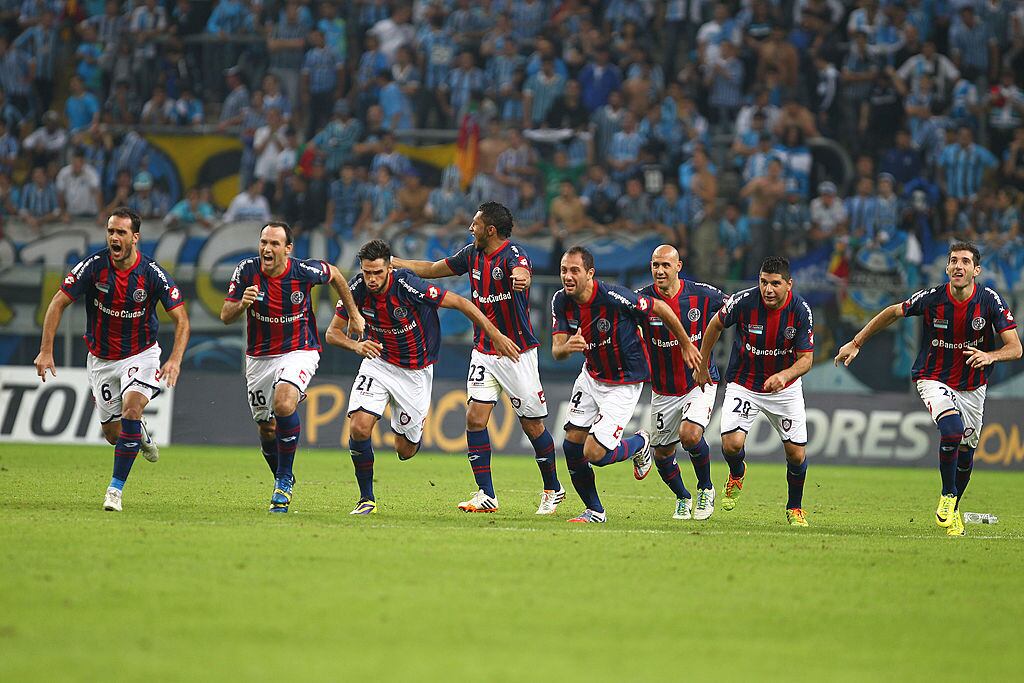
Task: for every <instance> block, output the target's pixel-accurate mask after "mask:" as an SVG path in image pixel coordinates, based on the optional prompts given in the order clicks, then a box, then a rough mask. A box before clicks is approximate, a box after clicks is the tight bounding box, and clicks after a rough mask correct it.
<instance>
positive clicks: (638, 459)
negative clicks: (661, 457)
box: [633, 429, 654, 480]
mask: <svg viewBox="0 0 1024 683" xmlns="http://www.w3.org/2000/svg"><path fill="white" fill-rule="evenodd" d="M636 435H637V436H639V437H640V438H642V439H643V440H644V445H643V448H641V449H640V450H638V451H637V452H636V455H634V456H633V476H634V477H635V478H636V479H637V480H640V479H643V478H644V477H646V476H647V475H648V474H649V473H650V471H651V465H653V464H654V458H652V457H651V435H650V433H649V432H648V431H647V430H646V429H641V430H640V431H638V432H637V433H636Z"/></svg>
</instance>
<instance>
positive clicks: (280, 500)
mask: <svg viewBox="0 0 1024 683" xmlns="http://www.w3.org/2000/svg"><path fill="white" fill-rule="evenodd" d="M294 484H295V480H294V479H278V480H277V481H275V482H274V495H272V496H271V497H270V511H271V512H288V506H289V505H290V504H291V502H292V486H293V485H294Z"/></svg>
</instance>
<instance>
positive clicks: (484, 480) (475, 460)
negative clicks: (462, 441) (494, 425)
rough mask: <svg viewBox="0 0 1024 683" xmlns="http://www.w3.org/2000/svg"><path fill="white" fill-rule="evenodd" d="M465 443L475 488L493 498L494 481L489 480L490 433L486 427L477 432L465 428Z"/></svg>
mask: <svg viewBox="0 0 1024 683" xmlns="http://www.w3.org/2000/svg"><path fill="white" fill-rule="evenodd" d="M466 444H467V445H468V446H469V464H470V465H471V466H472V467H473V478H474V479H476V485H477V488H480V489H483V492H484V493H486V494H487V495H488V496H490V497H491V498H494V482H493V481H492V480H491V435H490V434H488V433H487V427H484V428H483V429H481V430H480V431H479V432H471V431H469V430H466Z"/></svg>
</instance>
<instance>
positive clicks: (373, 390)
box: [348, 358, 434, 443]
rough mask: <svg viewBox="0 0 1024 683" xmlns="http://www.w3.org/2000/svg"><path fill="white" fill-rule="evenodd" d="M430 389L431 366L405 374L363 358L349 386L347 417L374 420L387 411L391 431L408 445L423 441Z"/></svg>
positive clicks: (385, 364)
mask: <svg viewBox="0 0 1024 683" xmlns="http://www.w3.org/2000/svg"><path fill="white" fill-rule="evenodd" d="M433 385H434V366H433V365H428V366H427V367H425V368H420V369H419V370H409V369H407V368H400V367H398V366H397V365H392V364H391V363H388V362H387V361H383V360H381V359H380V358H364V359H363V362H362V363H360V364H359V374H357V375H356V379H355V381H354V382H352V392H351V393H350V394H349V398H348V414H349V415H351V414H352V413H354V412H356V411H357V410H362V411H365V412H367V413H370V414H371V415H376V416H377V417H378V418H380V417H383V415H384V409H385V408H387V407H388V406H390V407H391V431H393V432H394V433H395V434H401V435H402V436H404V437H405V438H406V439H408V440H409V441H410V442H411V443H419V442H420V439H421V438H422V437H423V423H424V422H425V421H426V419H427V411H428V410H429V409H430V391H431V388H432V387H433Z"/></svg>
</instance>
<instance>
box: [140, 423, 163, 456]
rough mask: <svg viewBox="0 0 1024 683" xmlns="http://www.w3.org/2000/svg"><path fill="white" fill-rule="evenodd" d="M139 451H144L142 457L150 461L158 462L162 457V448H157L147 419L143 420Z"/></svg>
mask: <svg viewBox="0 0 1024 683" xmlns="http://www.w3.org/2000/svg"><path fill="white" fill-rule="evenodd" d="M139 453H142V457H143V458H145V459H146V460H148V461H149V462H156V461H157V460H159V459H160V449H159V448H157V446H156V441H153V437H152V436H150V435H149V427H147V426H146V421H145V420H142V441H140V442H139Z"/></svg>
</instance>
